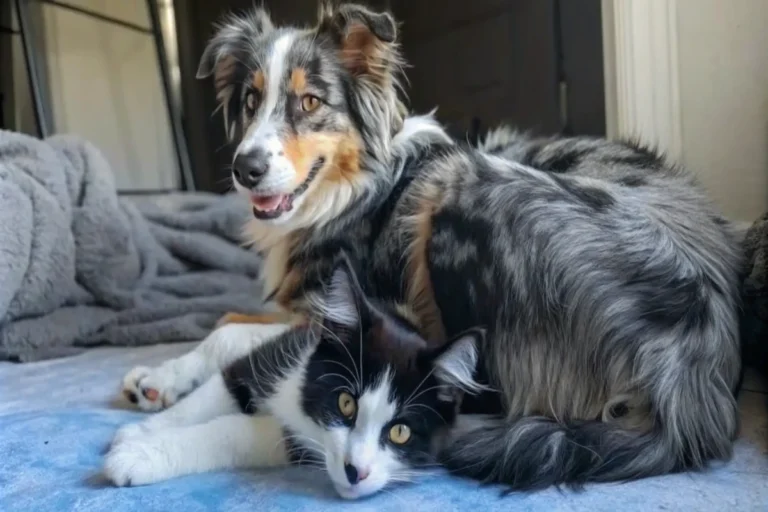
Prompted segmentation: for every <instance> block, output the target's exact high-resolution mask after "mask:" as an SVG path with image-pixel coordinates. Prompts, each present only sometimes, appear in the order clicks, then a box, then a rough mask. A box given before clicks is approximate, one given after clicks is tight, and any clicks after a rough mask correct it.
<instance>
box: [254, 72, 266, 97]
mask: <svg viewBox="0 0 768 512" xmlns="http://www.w3.org/2000/svg"><path fill="white" fill-rule="evenodd" d="M265 81H266V78H265V77H264V72H263V71H262V70H258V71H256V72H255V73H254V74H253V81H252V85H253V88H254V89H256V90H257V91H259V92H264V84H265V83H266V82H265Z"/></svg>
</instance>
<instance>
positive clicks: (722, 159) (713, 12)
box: [677, 0, 768, 220]
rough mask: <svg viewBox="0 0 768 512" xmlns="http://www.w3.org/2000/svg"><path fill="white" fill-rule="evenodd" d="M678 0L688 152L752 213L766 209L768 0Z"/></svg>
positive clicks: (746, 214)
mask: <svg viewBox="0 0 768 512" xmlns="http://www.w3.org/2000/svg"><path fill="white" fill-rule="evenodd" d="M677 3H678V13H677V14H678V15H677V20H678V36H679V39H678V49H679V59H678V62H679V67H680V74H679V76H680V104H681V118H682V138H683V160H684V162H685V163H686V165H688V166H689V167H690V168H691V169H693V170H694V171H696V172H697V173H698V174H699V175H700V176H701V180H702V181H703V183H704V185H705V186H706V187H707V188H708V189H709V190H710V192H711V194H712V196H713V197H714V198H715V199H716V200H717V201H718V202H719V203H720V204H721V205H722V208H723V209H724V210H725V212H726V214H728V215H730V216H731V217H733V218H735V219H739V220H753V219H755V218H756V217H758V216H759V215H761V214H762V213H763V212H765V211H766V210H768V1H766V0H736V1H724V0H677Z"/></svg>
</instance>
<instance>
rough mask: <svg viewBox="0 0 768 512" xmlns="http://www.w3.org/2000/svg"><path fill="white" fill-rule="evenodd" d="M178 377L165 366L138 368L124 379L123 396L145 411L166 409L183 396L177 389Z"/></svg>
mask: <svg viewBox="0 0 768 512" xmlns="http://www.w3.org/2000/svg"><path fill="white" fill-rule="evenodd" d="M176 377H177V375H176V374H175V372H172V371H170V369H169V368H167V367H165V366H160V367H158V368H147V367H146V366H137V367H136V368H134V369H133V370H131V371H129V372H128V373H127V374H126V375H125V377H124V378H123V396H125V398H126V399H127V400H128V401H129V402H131V403H133V404H136V406H138V408H139V409H141V410H143V411H159V410H161V409H166V408H168V407H170V406H172V405H173V404H175V403H176V402H177V401H178V400H179V398H181V395H182V394H183V392H182V390H179V389H177V386H176V380H177V378H176ZM183 391H186V390H183Z"/></svg>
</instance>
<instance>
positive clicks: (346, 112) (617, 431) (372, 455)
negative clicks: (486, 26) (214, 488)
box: [106, 5, 740, 498]
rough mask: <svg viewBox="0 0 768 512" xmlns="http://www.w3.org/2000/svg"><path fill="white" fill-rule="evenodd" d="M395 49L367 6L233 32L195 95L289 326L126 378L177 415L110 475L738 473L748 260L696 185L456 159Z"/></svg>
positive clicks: (535, 145)
mask: <svg viewBox="0 0 768 512" xmlns="http://www.w3.org/2000/svg"><path fill="white" fill-rule="evenodd" d="M396 36H397V25H396V23H395V22H394V20H393V18H392V17H391V16H390V15H389V14H386V13H377V12H372V11H370V10H368V9H366V8H363V7H360V6H356V5H342V6H335V7H324V8H323V9H321V12H320V16H319V21H318V23H317V25H316V26H315V27H312V28H296V27H290V26H288V27H277V26H274V25H273V23H272V22H271V21H270V18H269V16H268V15H267V13H265V12H264V11H263V10H261V9H256V10H253V11H251V12H249V13H247V15H243V16H233V17H230V18H228V19H226V20H225V21H224V22H223V24H222V25H221V26H220V28H219V30H218V33H217V34H216V35H215V37H214V38H213V39H212V41H211V42H210V44H209V46H208V47H207V49H206V51H205V54H204V56H203V59H202V63H201V66H200V70H199V75H200V76H201V77H206V76H209V75H212V77H213V80H214V83H215V89H216V94H217V97H218V100H219V101H220V103H221V109H222V110H223V113H224V118H225V120H226V129H227V132H228V135H229V136H230V137H231V138H232V140H233V141H234V142H235V143H236V144H237V149H236V152H235V158H234V161H233V171H232V178H233V181H234V185H235V188H236V189H237V191H239V192H240V193H241V194H243V195H245V196H247V197H248V198H249V199H250V205H251V207H252V212H248V215H249V217H251V219H250V221H249V223H248V227H247V234H248V239H249V241H251V242H252V243H253V244H254V245H255V247H256V248H257V249H258V250H259V251H260V252H261V253H262V254H263V256H264V267H265V269H264V276H265V281H266V284H265V289H266V292H267V295H268V298H269V299H270V301H271V303H272V304H274V305H275V306H276V307H275V312H274V314H272V313H270V314H269V315H262V316H258V317H248V316H238V315H230V316H229V317H228V318H226V322H224V325H223V326H221V327H220V328H218V329H217V330H215V331H214V332H213V333H212V334H211V336H210V337H209V338H208V339H206V340H205V341H204V342H203V343H202V344H201V345H200V346H199V347H198V348H197V349H195V350H194V351H192V352H190V353H188V354H186V355H184V356H182V357H180V358H177V359H173V360H171V361H168V362H166V363H164V364H163V365H161V366H159V367H157V368H144V367H140V368H135V369H134V370H132V371H131V372H130V373H129V374H128V375H127V376H126V377H125V379H124V381H123V392H124V394H125V395H126V396H127V397H128V398H129V399H131V400H132V401H133V402H134V403H137V404H138V406H139V407H141V408H143V409H145V410H159V409H166V410H164V411H162V412H160V413H159V414H156V415H152V416H151V417H150V419H148V420H147V421H146V422H144V423H142V424H138V425H129V426H127V427H124V428H123V429H122V430H121V431H120V432H119V433H118V435H117V437H116V439H115V442H114V443H113V445H112V449H111V451H110V453H109V454H108V456H107V459H106V473H107V475H108V476H109V478H110V479H111V480H112V481H113V482H115V483H116V484H118V485H138V484H142V483H150V482H155V481H158V480H163V479H166V478H170V477H173V476H177V475H180V474H184V473H190V472H199V471H207V470H210V469H216V468H225V467H253V466H267V465H274V464H282V463H287V462H290V461H292V460H297V459H298V460H304V461H311V463H312V464H314V465H319V466H320V467H322V468H323V469H324V470H325V471H326V472H327V474H328V475H329V477H330V480H331V481H332V483H333V485H334V487H335V488H336V489H337V490H338V492H339V493H340V494H341V495H342V496H344V497H347V498H356V497H359V496H364V495H367V494H371V493H374V492H376V491H378V490H380V489H381V488H383V487H384V486H386V485H388V484H390V483H394V482H399V481H403V480H410V479H411V478H413V477H414V476H415V475H416V474H417V470H420V469H424V468H431V467H434V466H436V465H441V466H443V467H445V468H447V469H448V470H450V471H453V472H455V473H456V474H459V475H465V476H468V477H472V478H476V479H478V480H482V481H485V482H492V483H501V484H504V485H505V486H507V488H509V489H512V490H526V489H535V488H542V487H546V486H549V485H559V484H566V485H573V486H580V485H582V484H584V483H588V482H605V481H618V480H628V479H636V478H642V477H647V476H650V475H659V474H664V473H669V472H675V471H682V470H686V469H694V470H695V469H701V468H704V467H705V466H706V465H707V462H708V461H710V460H713V459H727V458H728V457H729V456H730V454H731V449H732V442H733V440H734V437H735V436H736V434H737V429H738V414H737V405H736V402H735V399H734V394H733V390H734V387H735V386H736V384H737V381H738V378H739V373H740V359H739V339H738V303H737V297H738V290H737V279H738V276H737V270H738V267H739V264H740V261H739V256H738V252H737V250H736V247H737V244H736V243H735V240H734V237H733V235H732V234H731V232H730V230H729V229H730V228H729V226H728V223H727V222H725V221H724V220H723V218H722V217H721V216H719V215H718V213H717V212H716V210H715V209H714V208H713V207H712V204H711V203H710V201H709V200H708V199H707V198H706V196H705V195H704V193H703V192H702V191H701V189H700V188H699V187H698V186H697V185H696V183H695V180H694V179H693V178H692V177H691V175H690V174H688V173H687V172H685V171H683V170H681V169H680V168H678V167H676V166H672V165H669V164H668V163H666V162H665V160H664V159H663V158H662V157H660V156H659V155H657V154H656V153H654V152H652V151H649V150H646V149H643V148H641V147H637V146H636V145H632V144H625V143H620V142H609V141H606V140H601V139H587V138H531V137H527V136H523V135H520V134H517V133H516V132H514V131H512V130H508V129H505V128H501V129H498V130H495V131H493V132H492V133H490V134H489V135H488V136H487V138H486V139H485V140H484V141H483V142H482V143H481V144H480V145H479V147H476V148H472V147H463V146H462V145H460V144H455V143H453V142H452V140H451V139H450V138H449V137H448V136H446V135H445V132H444V131H443V130H442V129H441V127H440V126H439V125H438V124H437V123H436V122H435V121H433V120H432V118H431V117H430V116H409V115H408V112H407V110H406V109H405V108H404V106H403V103H401V101H400V99H399V82H398V77H399V72H400V70H401V68H402V65H403V62H402V59H401V57H400V54H399V52H398V45H397V37H396ZM256 413H262V414H256ZM297 454H300V456H299V457H297ZM308 463H309V462H308Z"/></svg>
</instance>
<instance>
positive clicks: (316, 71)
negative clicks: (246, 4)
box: [198, 5, 405, 229]
mask: <svg viewBox="0 0 768 512" xmlns="http://www.w3.org/2000/svg"><path fill="white" fill-rule="evenodd" d="M396 34H397V27H396V24H395V21H394V19H393V18H392V16H390V15H389V14H387V13H376V12H372V11H370V10H368V9H366V8H364V7H361V6H357V5H342V6H340V7H334V8H330V7H327V6H324V7H321V9H320V15H319V20H318V24H317V26H316V27H314V28H311V29H299V28H294V27H275V26H274V25H273V23H272V21H271V20H270V18H269V15H268V14H267V13H266V12H265V11H264V10H263V9H258V8H257V9H255V10H253V11H251V12H250V13H248V14H246V15H242V16H231V17H229V18H227V19H226V20H225V21H224V23H223V24H222V25H221V27H220V28H219V30H218V33H217V34H216V35H215V36H214V37H213V39H212V40H211V42H210V43H209V45H208V47H207V48H206V50H205V52H204V54H203V57H202V61H201V63H200V69H199V70H198V77H206V76H209V75H213V76H214V83H215V89H216V94H217V98H218V100H219V102H220V104H221V108H222V109H223V112H224V119H225V126H226V129H227V134H228V137H229V138H230V140H232V141H233V142H234V143H237V148H236V150H235V156H234V161H233V170H232V176H233V181H234V183H235V188H236V189H238V190H239V191H240V192H242V193H245V194H248V195H249V196H250V198H251V203H252V205H253V213H254V216H255V217H256V219H258V220H259V221H261V222H264V223H268V224H273V225H280V226H281V227H285V228H288V229H292V228H299V227H306V226H309V225H317V224H319V223H323V222H324V221H328V220H331V219H332V218H334V217H335V216H336V215H338V213H340V212H341V211H342V210H343V209H344V208H345V207H346V206H347V205H348V204H349V203H350V202H352V201H354V200H355V199H356V198H358V197H360V195H361V194H364V193H365V192H366V191H368V190H371V189H372V188H374V187H375V184H376V180H377V176H375V172H374V170H373V169H372V167H375V166H371V165H367V163H368V161H369V160H374V161H386V159H387V154H388V152H389V149H390V145H391V141H392V137H393V135H394V134H395V132H397V131H398V130H399V129H400V128H401V126H402V123H403V118H404V114H405V109H404V107H403V105H402V103H401V102H400V101H399V100H398V95H397V92H398V82H397V77H398V73H399V71H400V64H401V61H400V55H399V53H398V47H397V42H396Z"/></svg>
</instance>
